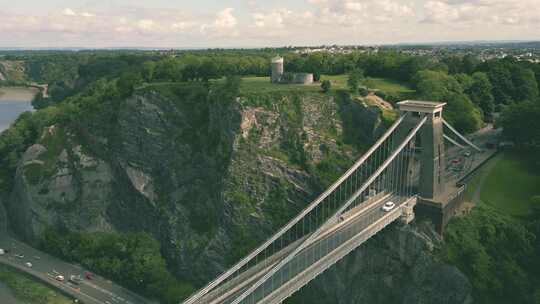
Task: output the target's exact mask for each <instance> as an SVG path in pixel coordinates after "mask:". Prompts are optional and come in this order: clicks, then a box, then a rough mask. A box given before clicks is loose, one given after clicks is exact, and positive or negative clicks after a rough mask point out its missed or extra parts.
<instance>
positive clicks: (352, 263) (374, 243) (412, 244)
mask: <svg viewBox="0 0 540 304" xmlns="http://www.w3.org/2000/svg"><path fill="white" fill-rule="evenodd" d="M441 242H442V240H441V239H440V236H439V235H438V234H436V233H435V231H434V230H433V228H432V227H431V225H428V224H427V223H420V224H418V223H415V224H412V225H404V226H403V225H400V224H393V225H391V226H389V227H388V228H386V229H385V230H383V231H382V232H380V233H379V234H378V235H376V236H375V237H373V238H372V239H370V240H369V241H367V242H366V243H364V244H363V245H362V246H360V247H359V248H357V249H356V250H355V251H353V252H352V253H351V254H349V255H348V256H346V257H345V258H344V259H343V260H341V261H340V262H338V263H337V264H336V265H334V266H333V267H331V268H330V269H328V270H327V271H326V272H325V273H323V274H322V275H321V276H319V277H318V278H316V279H315V280H314V281H313V282H311V284H310V285H308V286H307V287H305V288H304V289H302V290H301V291H300V292H299V293H298V294H297V295H295V296H294V297H293V298H292V299H290V300H289V302H290V303H308V302H309V303H313V304H317V303H339V304H356V303H374V304H376V303H381V304H382V303H396V304H398V303H399V304H417V303H424V304H428V303H433V304H457V303H459V304H467V303H472V297H471V285H470V283H469V281H468V279H467V278H466V277H465V276H464V275H463V274H462V273H461V272H460V271H459V270H458V269H457V268H456V267H454V266H449V265H445V264H444V263H442V262H439V261H437V259H436V252H435V251H436V249H437V247H438V246H439V245H440V244H441Z"/></svg>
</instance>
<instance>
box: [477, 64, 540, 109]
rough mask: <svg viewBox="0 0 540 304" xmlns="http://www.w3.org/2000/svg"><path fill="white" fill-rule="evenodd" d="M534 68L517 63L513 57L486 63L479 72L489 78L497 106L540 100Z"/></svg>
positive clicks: (480, 67)
mask: <svg viewBox="0 0 540 304" xmlns="http://www.w3.org/2000/svg"><path fill="white" fill-rule="evenodd" d="M534 68H535V67H534V66H531V64H528V63H526V62H517V61H516V60H515V59H513V58H512V57H507V58H504V59H500V60H490V61H487V62H484V63H483V64H481V65H480V66H479V67H478V70H479V71H482V72H485V73H486V74H487V76H488V77H489V80H490V81H491V84H492V86H493V90H492V94H493V97H494V100H495V104H496V105H508V104H511V103H515V102H521V101H536V100H538V98H539V89H538V81H537V79H536V76H535V73H534V71H533V69H534Z"/></svg>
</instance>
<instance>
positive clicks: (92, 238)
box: [41, 229, 193, 303]
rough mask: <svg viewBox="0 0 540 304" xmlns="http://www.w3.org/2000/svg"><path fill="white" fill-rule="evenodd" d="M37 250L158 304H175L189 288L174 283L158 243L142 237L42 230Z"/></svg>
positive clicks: (145, 235) (130, 234)
mask: <svg viewBox="0 0 540 304" xmlns="http://www.w3.org/2000/svg"><path fill="white" fill-rule="evenodd" d="M41 248H42V249H43V250H45V251H47V252H49V253H51V254H53V255H56V256H59V257H61V258H64V259H66V260H67V261H70V262H77V263H81V264H82V265H84V266H85V267H87V268H88V269H91V270H93V271H95V272H96V273H99V274H101V275H103V276H105V277H108V278H110V279H113V280H115V281H117V282H119V283H120V284H122V285H124V286H126V287H127V288H130V289H132V290H137V291H138V292H141V293H143V294H144V295H146V296H149V297H154V298H158V299H160V300H161V301H162V303H177V302H178V301H179V300H181V299H183V298H185V297H187V296H188V295H189V294H190V293H191V292H193V288H192V287H191V286H190V285H189V284H187V283H185V282H181V281H178V280H176V279H175V278H174V277H173V276H172V275H171V274H170V273H169V272H168V271H167V267H166V266H167V265H166V264H165V260H164V259H163V257H162V256H161V253H160V246H159V243H158V242H157V241H156V240H155V239H153V238H152V237H151V236H150V235H148V234H146V233H129V234H113V233H80V232H69V231H56V230H53V229H46V230H45V232H44V234H43V236H42V242H41Z"/></svg>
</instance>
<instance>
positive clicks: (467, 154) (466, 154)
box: [463, 151, 471, 157]
mask: <svg viewBox="0 0 540 304" xmlns="http://www.w3.org/2000/svg"><path fill="white" fill-rule="evenodd" d="M463 155H464V156H465V157H469V156H471V151H465V152H463Z"/></svg>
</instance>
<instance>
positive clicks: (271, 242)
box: [184, 116, 404, 304]
mask: <svg viewBox="0 0 540 304" xmlns="http://www.w3.org/2000/svg"><path fill="white" fill-rule="evenodd" d="M403 119H404V116H402V117H399V118H398V119H397V120H396V121H395V122H394V124H392V126H391V127H390V128H388V130H386V132H385V133H384V134H383V136H382V137H381V138H379V139H378V140H377V141H376V142H375V144H374V145H373V146H372V147H371V148H370V149H369V150H368V151H367V152H366V153H365V154H364V155H362V157H360V159H358V161H356V162H355V163H354V165H353V166H352V167H351V168H350V169H349V170H347V172H345V174H343V175H342V176H341V177H340V178H339V179H338V180H337V181H336V182H335V183H333V184H332V185H331V186H330V187H329V188H328V189H327V190H326V191H324V192H323V193H322V194H321V195H320V196H319V197H317V198H316V199H315V200H314V201H313V202H311V203H310V204H309V205H308V206H307V207H306V208H305V209H304V210H302V212H300V213H299V214H298V215H297V216H295V217H294V218H293V219H291V220H290V221H289V222H288V223H287V224H286V225H285V226H283V227H282V228H281V229H280V230H279V231H278V232H277V233H275V234H274V235H273V236H272V237H270V238H269V239H268V240H267V241H266V242H264V243H263V244H262V245H261V246H259V247H258V248H256V249H255V250H253V251H252V252H251V253H250V254H248V255H247V256H246V257H245V258H243V259H242V260H241V261H239V262H238V263H237V264H236V265H234V266H233V267H231V268H230V269H228V270H227V271H226V272H224V273H223V274H222V275H220V276H219V277H218V278H217V279H215V280H214V281H212V282H210V283H209V284H208V285H207V286H205V287H204V288H202V289H201V290H199V291H198V292H197V293H195V294H194V295H192V296H191V297H190V298H188V299H187V300H186V301H184V304H193V303H203V302H201V301H200V300H201V299H202V298H203V297H204V296H205V295H206V294H208V293H209V292H210V291H212V290H214V289H216V288H217V287H219V286H220V285H222V284H224V283H227V282H229V281H231V280H233V279H234V278H235V277H237V276H239V275H240V274H242V273H243V272H245V271H247V270H249V269H250V268H251V267H253V266H254V265H257V264H260V261H265V260H268V262H267V263H268V264H270V263H271V262H272V261H271V260H270V259H269V257H271V256H273V255H274V254H275V253H277V252H279V251H281V250H283V249H284V248H286V247H288V246H290V245H291V244H295V242H297V240H299V239H301V238H303V237H305V236H308V235H310V234H311V233H313V232H314V231H316V230H317V229H319V228H320V226H321V225H322V224H323V223H325V222H327V221H328V219H329V217H330V216H332V215H333V214H334V213H335V211H336V210H337V209H338V208H339V207H340V206H342V205H343V203H344V202H346V201H347V200H348V198H349V197H350V196H351V195H352V194H354V193H355V192H358V191H357V190H358V187H359V186H360V185H362V184H364V183H365V181H366V180H367V179H368V178H369V177H370V176H371V175H372V174H373V172H375V171H376V169H377V168H378V167H379V166H380V165H381V164H382V162H383V161H384V159H385V158H386V157H387V156H388V155H389V154H390V149H391V147H392V145H393V140H394V136H393V135H394V130H395V129H396V128H397V127H398V126H399V125H400V124H401V122H402V121H403ZM364 190H365V189H364ZM364 190H362V191H360V192H361V193H360V194H362V192H364ZM372 190H374V191H375V192H377V191H378V189H372ZM367 195H370V193H369V190H368V191H367V194H366V196H367ZM363 198H364V197H362V196H360V195H357V196H356V197H355V199H353V200H352V201H351V202H350V203H349V205H348V206H350V205H351V204H353V203H358V202H361V201H363ZM349 201H350V200H349ZM341 212H342V211H341ZM333 220H334V221H335V220H336V218H335V217H334V218H333Z"/></svg>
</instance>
